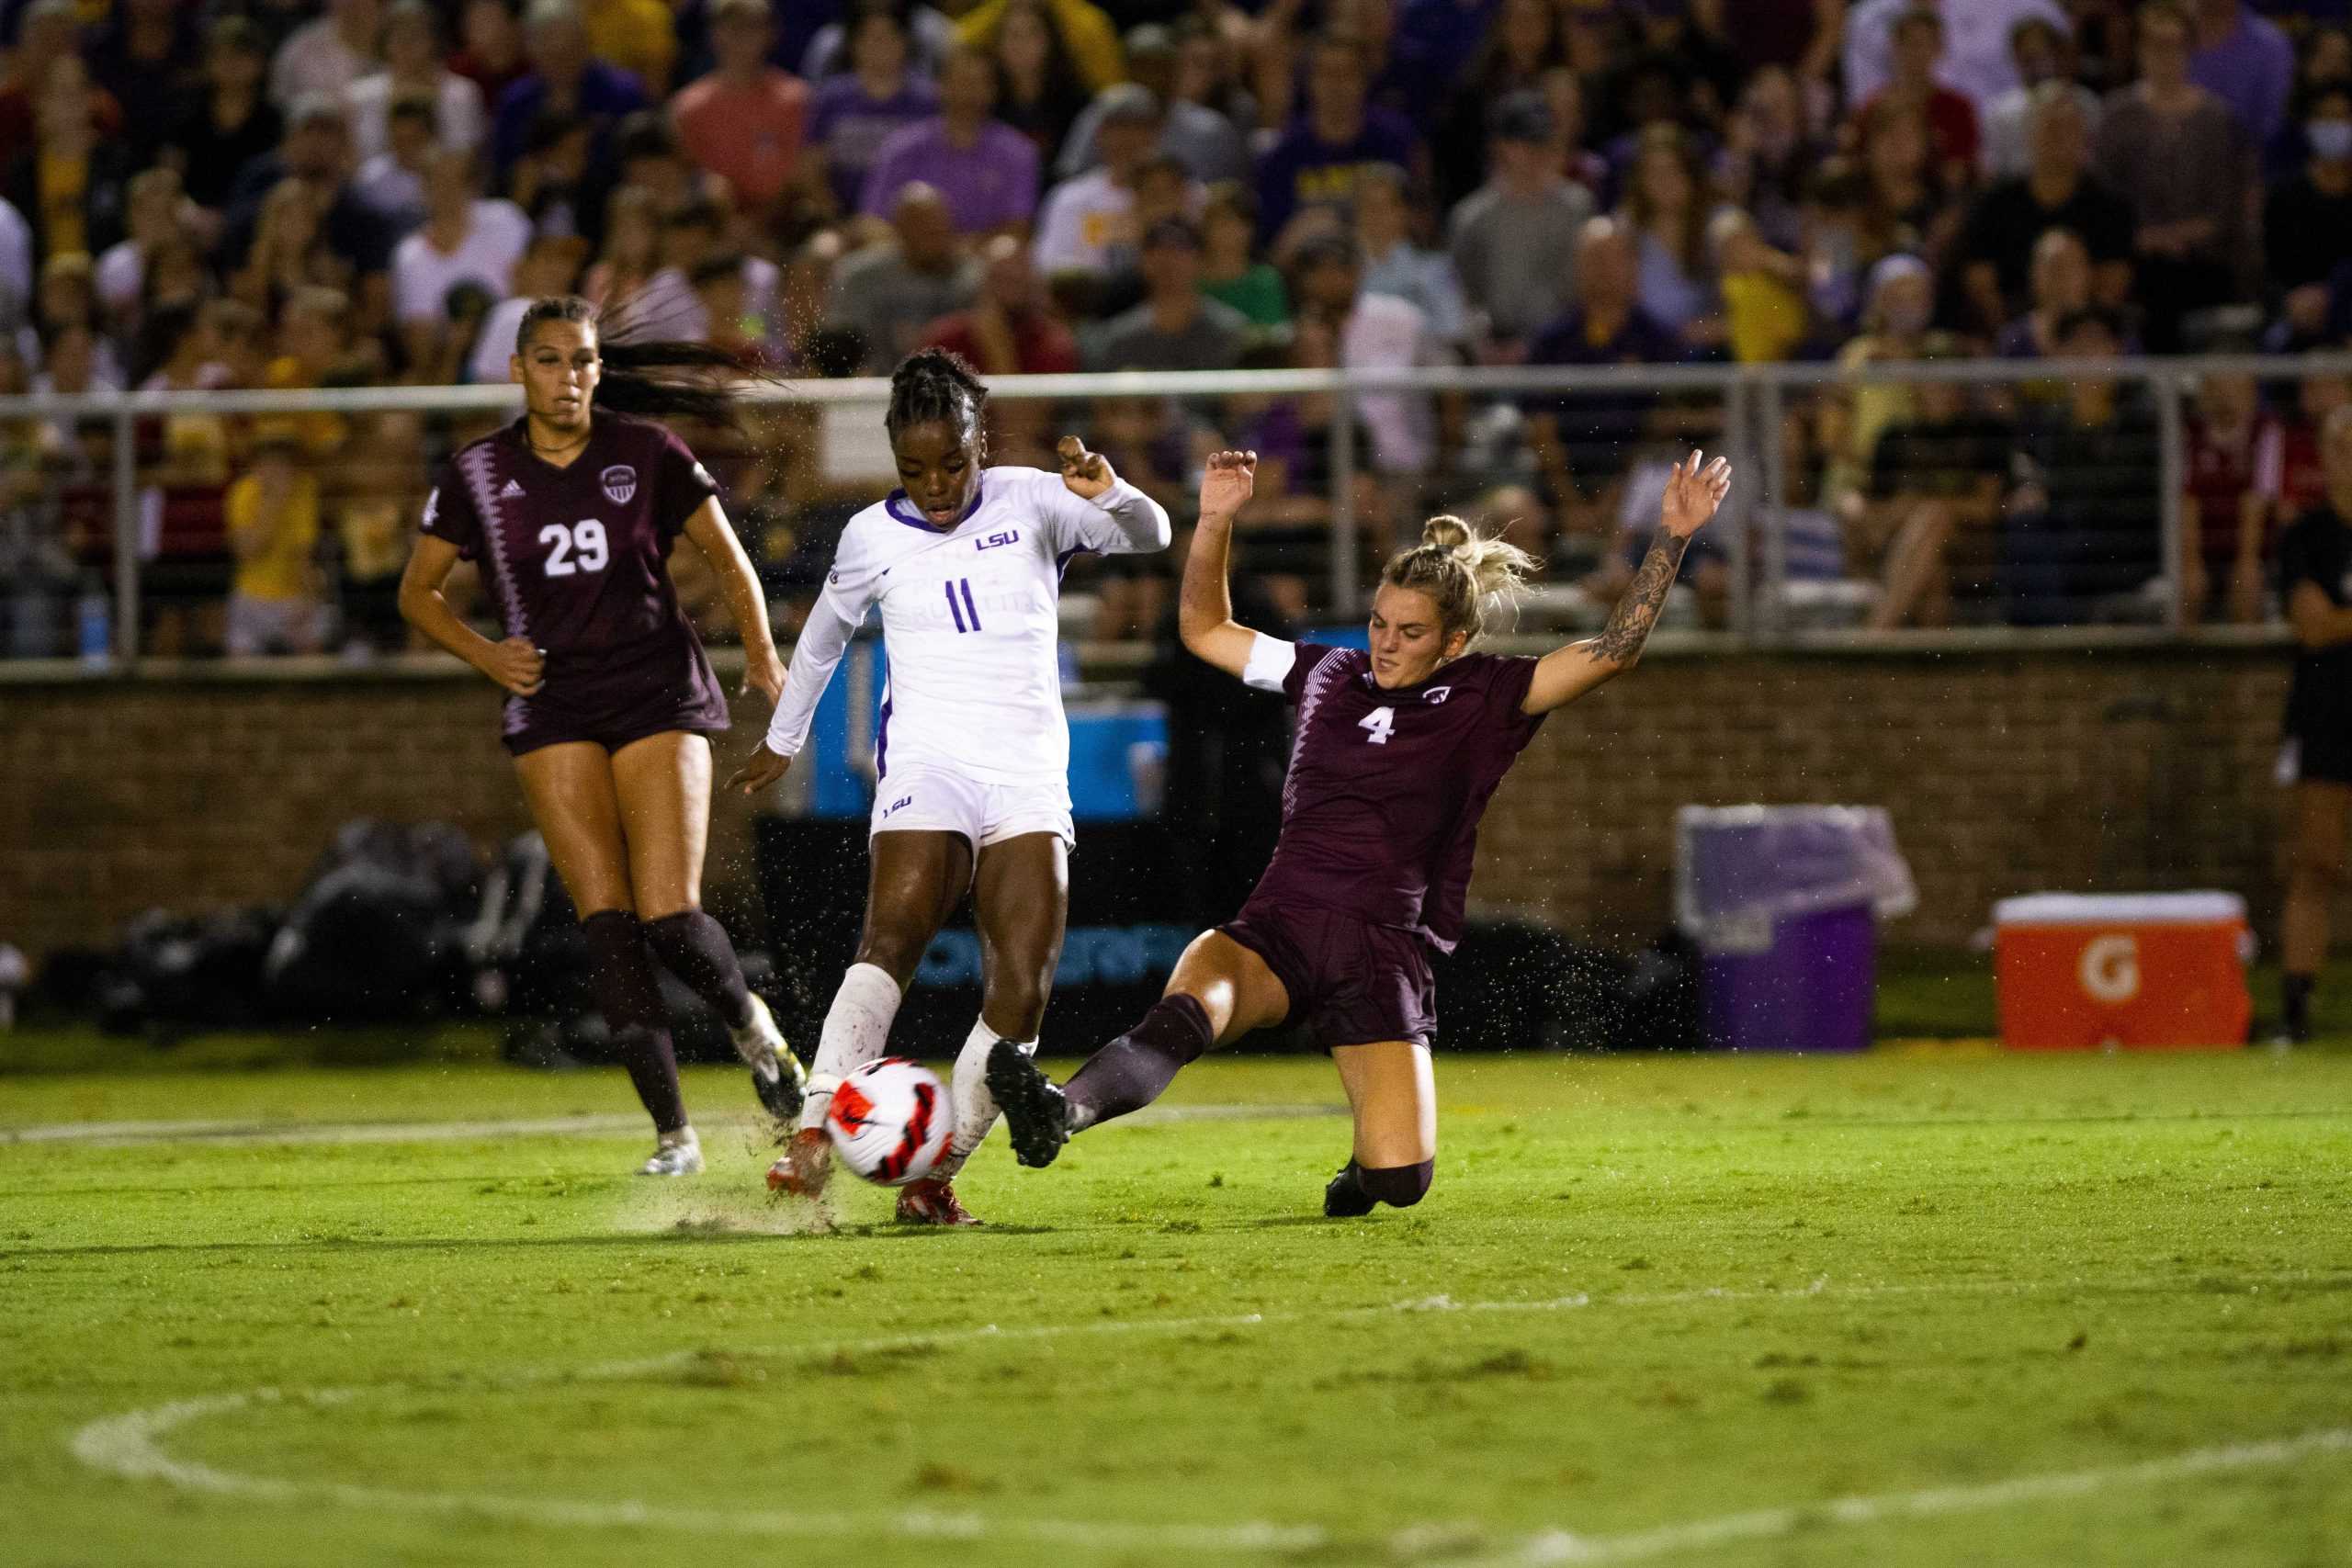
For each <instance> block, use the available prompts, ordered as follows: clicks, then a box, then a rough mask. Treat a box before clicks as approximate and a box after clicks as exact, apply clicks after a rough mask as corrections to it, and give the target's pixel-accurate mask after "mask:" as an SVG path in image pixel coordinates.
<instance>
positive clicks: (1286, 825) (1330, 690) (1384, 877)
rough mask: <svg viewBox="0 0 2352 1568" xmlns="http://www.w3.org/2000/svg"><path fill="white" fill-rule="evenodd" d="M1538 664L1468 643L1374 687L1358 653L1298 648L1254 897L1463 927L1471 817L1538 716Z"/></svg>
mask: <svg viewBox="0 0 2352 1568" xmlns="http://www.w3.org/2000/svg"><path fill="white" fill-rule="evenodd" d="M1534 678H1535V660H1532V659H1507V658H1500V657H1498V656H1496V655H1493V654H1486V653H1472V654H1465V655H1464V656H1463V657H1462V658H1460V659H1457V660H1453V662H1452V663H1450V664H1445V665H1441V666H1440V667H1439V668H1438V671H1437V672H1436V673H1435V674H1433V675H1431V676H1430V678H1429V679H1428V680H1426V681H1424V682H1421V683H1420V684H1419V685H1417V686H1399V687H1396V688H1393V689H1390V690H1385V691H1384V690H1383V689H1382V688H1381V687H1380V686H1379V685H1378V683H1377V682H1374V680H1373V677H1372V656H1371V655H1370V654H1368V653H1365V652H1364V651H1363V650H1362V649H1347V648H1325V647H1321V646H1319V645H1317V644H1315V643H1306V642H1303V643H1300V644H1299V645H1298V649H1297V652H1296V655H1295V658H1294V659H1293V660H1292V663H1291V669H1290V673H1289V674H1288V675H1287V676H1286V677H1285V678H1284V679H1283V696H1284V697H1285V698H1287V699H1288V700H1289V701H1290V702H1292V703H1294V704H1295V705H1297V708H1298V718H1297V734H1296V736H1295V739H1293V740H1292V742H1291V754H1290V773H1289V776H1288V777H1287V778H1285V779H1284V780H1283V829H1282V838H1281V840H1280V841H1279V842H1277V843H1276V844H1275V846H1274V858H1273V862H1272V864H1270V865H1268V866H1267V867H1266V874H1265V875H1264V876H1262V877H1261V878H1260V879H1259V882H1258V888H1257V891H1256V892H1254V893H1252V894H1251V895H1250V902H1251V903H1252V904H1257V903H1261V902H1262V903H1268V904H1310V905H1315V906H1317V907H1319V908H1331V909H1340V910H1343V911H1345V912H1347V913H1348V914H1351V915H1353V916H1354V917H1355V918H1356V919H1361V920H1363V921H1366V922H1368V923H1370V924H1373V925H1383V926H1399V927H1403V928H1405V929H1407V930H1409V931H1415V932H1417V933H1418V934H1419V935H1420V936H1421V937H1422V938H1423V939H1425V940H1426V941H1428V942H1430V943H1431V944H1432V945H1434V946H1435V947H1436V948H1437V949H1438V950H1439V951H1440V952H1442V953H1451V952H1453V944H1454V942H1456V941H1457V940H1459V938H1460V937H1461V935H1462V906H1463V899H1464V896H1465V895H1466V894H1467V893H1468V891H1469V887H1470V865H1471V861H1472V859H1473V857H1474V855H1475V853H1476V850H1477V845H1478V818H1480V817H1481V816H1482V815H1483V814H1484V813H1485V811H1486V809H1487V801H1488V800H1489V799H1490V798H1492V797H1493V795H1494V793H1495V786H1496V785H1497V784H1500V783H1502V778H1503V774H1504V773H1508V772H1510V765H1511V763H1512V761H1515V760H1516V759H1517V758H1518V756H1519V753H1520V751H1521V749H1522V748H1524V747H1525V746H1526V745H1527V743H1528V741H1529V740H1530V739H1533V737H1534V734H1535V731H1536V728H1538V727H1539V726H1540V725H1542V724H1543V722H1544V719H1543V716H1542V715H1540V714H1539V715H1536V716H1532V717H1531V716H1528V715H1526V714H1523V713H1521V712H1520V704H1521V703H1522V702H1524V701H1525V700H1526V698H1527V688H1528V683H1529V682H1532V680H1533V679H1534Z"/></svg>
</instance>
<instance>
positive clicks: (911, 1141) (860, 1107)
mask: <svg viewBox="0 0 2352 1568" xmlns="http://www.w3.org/2000/svg"><path fill="white" fill-rule="evenodd" d="M955 1130H956V1117H955V1114H954V1112H953V1111H950V1110H949V1108H948V1103H947V1086H946V1085H945V1084H944V1083H941V1082H940V1081H939V1075H938V1074H936V1073H934V1072H933V1071H932V1070H931V1069H930V1068H929V1067H926V1066H923V1065H922V1063H920V1062H910V1061H908V1060H907V1059H906V1058H905V1057H904V1056H885V1057H883V1058H882V1059H881V1060H880V1061H878V1062H868V1063H866V1064H865V1066H862V1067H860V1068H858V1069H857V1071H855V1072H854V1073H852V1074H850V1075H849V1076H848V1077H845V1078H843V1079H842V1082H841V1087H840V1088H839V1089H835V1090H833V1100H832V1103H831V1105H830V1106H828V1107H826V1110H825V1131H826V1133H827V1134H830V1135H831V1138H832V1140H833V1147H834V1148H836V1149H838V1150H840V1151H841V1156H842V1164H843V1165H845V1166H847V1167H849V1168H850V1169H852V1170H854V1171H855V1172H857V1174H858V1175H860V1176H862V1177H864V1178H865V1179H866V1180H868V1181H872V1182H876V1183H878V1184H879V1185H881V1186H884V1187H904V1186H905V1185H906V1184H907V1183H908V1182H910V1181H921V1180H922V1179H923V1178H924V1177H926V1176H928V1175H930V1174H931V1168H932V1167H933V1166H935V1165H937V1164H938V1163H939V1159H940V1156H942V1155H944V1154H945V1153H946V1152H947V1140H948V1137H949V1135H950V1134H953V1133H954V1132H955Z"/></svg>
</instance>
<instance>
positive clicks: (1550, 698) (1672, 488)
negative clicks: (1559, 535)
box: [1519, 452, 1731, 714]
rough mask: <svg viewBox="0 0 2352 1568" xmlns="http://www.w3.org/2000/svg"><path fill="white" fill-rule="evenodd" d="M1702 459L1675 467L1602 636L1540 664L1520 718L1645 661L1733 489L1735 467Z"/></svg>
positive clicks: (1574, 697) (1568, 699)
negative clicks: (1701, 537) (1699, 536)
mask: <svg viewBox="0 0 2352 1568" xmlns="http://www.w3.org/2000/svg"><path fill="white" fill-rule="evenodd" d="M1705 456H1706V455H1705V454H1704V453H1702V452H1693V453H1691V460H1690V461H1689V462H1687V463H1678V464H1676V465H1675V468H1674V476H1673V478H1671V479H1668V481H1667V485H1666V504H1665V506H1664V508H1663V509H1662V510H1663V513H1664V514H1663V516H1661V517H1660V519H1659V525H1658V531H1657V538H1656V539H1655V540H1653V541H1652V542H1651V544H1650V548H1649V553H1648V554H1647V555H1646V556H1644V557H1643V558H1642V565H1641V570H1638V571H1636V572H1634V581H1633V585H1632V586H1631V587H1629V588H1627V589H1626V590H1625V592H1624V594H1623V596H1622V597H1621V598H1619V600H1618V601H1617V608H1616V609H1615V610H1614V611H1612V612H1611V614H1610V616H1609V624H1608V625H1607V626H1603V627H1601V628H1600V636H1599V637H1593V638H1591V639H1589V641H1585V642H1572V643H1570V644H1568V645H1567V646H1566V648H1559V649H1553V650H1552V651H1551V652H1550V653H1547V654H1545V655H1544V657H1543V658H1542V659H1540V660H1537V661H1536V664H1535V678H1534V679H1533V680H1532V681H1531V682H1528V686H1527V697H1526V700H1525V701H1523V702H1521V704H1520V705H1519V706H1520V711H1521V713H1525V714H1539V713H1550V712H1551V711H1552V710H1553V709H1554V708H1556V707H1563V706H1566V705H1567V704H1569V703H1572V702H1574V701H1576V700H1577V698H1578V697H1580V696H1583V695H1584V694H1586V693H1587V692H1589V691H1591V690H1592V689H1593V688H1594V687H1596V686H1599V685H1600V684H1601V683H1603V682H1606V681H1608V680H1609V679H1611V677H1612V676H1615V675H1619V674H1623V672H1624V671H1628V670H1631V669H1632V668H1633V667H1634V663H1635V662H1636V661H1637V660H1640V658H1641V657H1642V645H1643V644H1644V643H1646V642H1647V641H1649V637H1650V628H1651V627H1652V626H1656V625H1657V617H1658V612H1659V611H1661V610H1663V609H1665V608H1666V595H1667V592H1668V590H1670V589H1672V588H1673V586H1674V577H1675V573H1677V572H1678V571H1679V570H1681V568H1682V552H1683V551H1684V550H1685V549H1687V548H1688V547H1690V544H1691V536H1692V535H1694V534H1696V533H1697V532H1698V531H1699V530H1700V529H1701V528H1702V527H1704V526H1705V525H1706V522H1707V519H1708V518H1710V517H1713V515H1714V514H1715V508H1716V507H1718V506H1720V505H1722V504H1723V499H1724V495H1725V494H1726V493H1728V492H1729V491H1730V490H1731V465H1730V464H1729V463H1727V462H1725V461H1724V459H1723V458H1721V457H1718V458H1716V459H1715V460H1714V461H1713V462H1712V463H1708V464H1707V465H1706V466H1705V467H1704V468H1702V467H1700V464H1701V461H1702V459H1703V458H1704V457H1705Z"/></svg>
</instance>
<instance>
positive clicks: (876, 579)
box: [767, 468, 1169, 784]
mask: <svg viewBox="0 0 2352 1568" xmlns="http://www.w3.org/2000/svg"><path fill="white" fill-rule="evenodd" d="M1168 539H1169V526H1168V513H1166V512H1165V511H1163V510H1161V508H1160V506H1159V502H1155V501H1153V500H1152V499H1151V498H1150V497H1149V496H1148V495H1146V494H1144V493H1143V492H1142V491H1139V490H1137V489H1136V488H1135V487H1134V486H1133V485H1130V484H1128V483H1127V482H1126V481H1125V480H1124V479H1122V480H1120V481H1119V482H1118V483H1116V484H1114V486H1113V487H1112V488H1111V489H1110V490H1109V491H1105V492H1104V493H1103V496H1102V497H1101V498H1100V499H1098V500H1094V501H1089V500H1087V499H1085V498H1084V497H1082V496H1079V495H1076V494H1074V493H1072V492H1071V491H1070V490H1069V487H1067V486H1066V485H1064V484H1063V483H1062V479H1061V476H1060V475H1059V474H1054V473H1047V472H1046V471H1045V470H1043V469H1039V468H988V469H985V470H983V471H982V472H981V474H980V477H979V493H978V498H977V499H976V501H975V502H974V503H973V505H972V508H971V510H970V511H969V512H967V513H965V514H964V519H963V521H962V522H960V523H958V524H956V526H955V527H953V528H950V529H946V530H944V531H943V530H940V529H937V528H933V526H932V525H930V524H929V523H927V522H925V521H924V520H923V517H922V513H920V512H918V511H916V510H915V508H914V506H913V505H912V503H910V502H909V501H908V500H907V498H906V496H905V493H904V492H903V491H894V492H892V494H891V496H890V498H889V499H888V500H887V501H885V502H881V503H880V504H879V505H876V506H869V507H867V508H866V509H865V511H863V512H861V513H858V514H857V515H856V516H854V517H853V518H851V519H850V521H849V525H848V526H847V527H846V528H844V529H843V530H842V542H841V547H840V548H839V550H838V551H837V552H836V554H835V556H834V558H833V566H832V570H831V572H830V573H829V574H828V575H827V577H826V580H825V589H824V592H822V593H821V594H820V595H819V596H818V600H817V604H816V605H815V607H814V608H813V609H811V610H810V611H809V621H808V624H807V626H804V627H803V628H802V629H801V634H800V640H799V642H798V643H797V646H796V647H795V648H794V649H793V653H792V668H791V671H790V672H789V673H788V674H787V675H786V680H785V689H784V698H783V700H782V701H781V702H779V703H777V705H776V710H775V719H774V720H773V721H772V722H771V723H770V724H769V726H768V734H767V747H768V750H771V751H774V752H775V753H776V754H777V755H779V756H786V757H788V756H791V755H793V754H794V753H796V752H797V751H798V750H800V748H801V747H802V745H804V744H805V743H806V742H807V740H808V738H809V723H810V721H811V719H812V718H813V717H814V716H815V714H816V710H817V699H818V697H819V696H820V695H821V694H823V692H824V689H825V684H826V682H828V681H830V680H831V678H832V673H833V670H834V667H835V666H836V665H838V664H839V663H840V662H841V658H842V652H843V651H844V650H845V649H847V648H848V646H849V641H850V638H851V637H852V636H853V635H854V634H855V632H856V630H857V627H858V626H859V625H860V623H862V622H863V621H864V620H865V614H866V611H867V610H868V609H869V608H870V607H873V606H876V605H878V606H880V608H881V612H882V640H883V652H884V657H885V658H886V659H887V660H888V669H889V675H888V682H887V683H886V684H885V686H884V688H883V698H882V717H881V725H880V728H879V729H878V730H877V731H876V737H875V746H874V760H875V766H876V771H877V773H881V774H882V775H883V776H885V777H888V774H889V773H890V772H891V771H892V770H893V769H904V768H914V767H926V768H941V769H944V770H946V771H948V772H951V773H960V774H963V775H965V776H966V777H969V778H974V779H978V780H981V781H984V782H987V783H992V784H1020V783H1028V782H1033V781H1042V780H1046V779H1052V780H1057V781H1059V780H1063V779H1066V778H1067V777H1068V774H1069V723H1068V721H1067V720H1066V719H1065V718H1064V717H1063V716H1062V682H1061V665H1060V659H1059V648H1058V645H1059V641H1060V616H1059V611H1058V604H1059V601H1060V598H1061V577H1062V569H1063V568H1064V567H1065V566H1067V565H1068V564H1069V559H1070V558H1071V557H1072V556H1075V555H1078V554H1080V553H1082V552H1085V551H1090V550H1091V551H1095V552H1098V553H1102V554H1106V555H1125V554H1140V553H1144V552H1148V551H1151V550H1160V549H1165V548H1167V547H1168Z"/></svg>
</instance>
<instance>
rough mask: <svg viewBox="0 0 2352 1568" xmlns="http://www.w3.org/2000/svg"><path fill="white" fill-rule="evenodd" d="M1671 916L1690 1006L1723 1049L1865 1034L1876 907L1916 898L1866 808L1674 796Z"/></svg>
mask: <svg viewBox="0 0 2352 1568" xmlns="http://www.w3.org/2000/svg"><path fill="white" fill-rule="evenodd" d="M1675 832H1676V842H1677V851H1678V852H1677V857H1676V867H1675V916H1676V919H1677V920H1678V922H1679V924H1680V925H1681V927H1682V929H1683V931H1685V932H1687V933H1688V934H1689V935H1690V937H1691V940H1692V941H1694V942H1697V943H1698V945H1699V953H1700V969H1699V987H1700V1011H1701V1019H1702V1025H1703V1028H1704V1030H1705V1033H1706V1036H1707V1041H1708V1043H1709V1044H1710V1045H1712V1046H1713V1047H1714V1048H1716V1049H1717V1050H1725V1051H1860V1050H1862V1049H1864V1048H1865V1047H1867V1046H1868V1045H1869V1044H1870V1042H1871V1003H1872V998H1873V995H1874V992H1875V987H1876V980H1877V956H1878V930H1877V922H1878V919H1879V918H1880V917H1881V916H1888V915H1899V914H1905V913H1907V912H1908V911H1909V910H1910V909H1911V908H1913V907H1914V905H1915V904H1916V903H1917V896H1916V894H1915V893H1914V891H1913V889H1912V886H1911V872H1910V868H1909V867H1908V866H1907V865H1905V863H1904V861H1903V857H1902V855H1901V854H1900V853H1899V852H1897V851H1896V849H1895V847H1894V826H1893V825H1892V824H1891V823H1890V822H1889V821H1888V820H1887V816H1886V813H1885V812H1884V811H1883V809H1881V808H1878V807H1851V806H1736V807H1684V808H1683V809H1682V811H1681V812H1680V813H1679V814H1678V816H1677V818H1676V821H1675Z"/></svg>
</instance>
